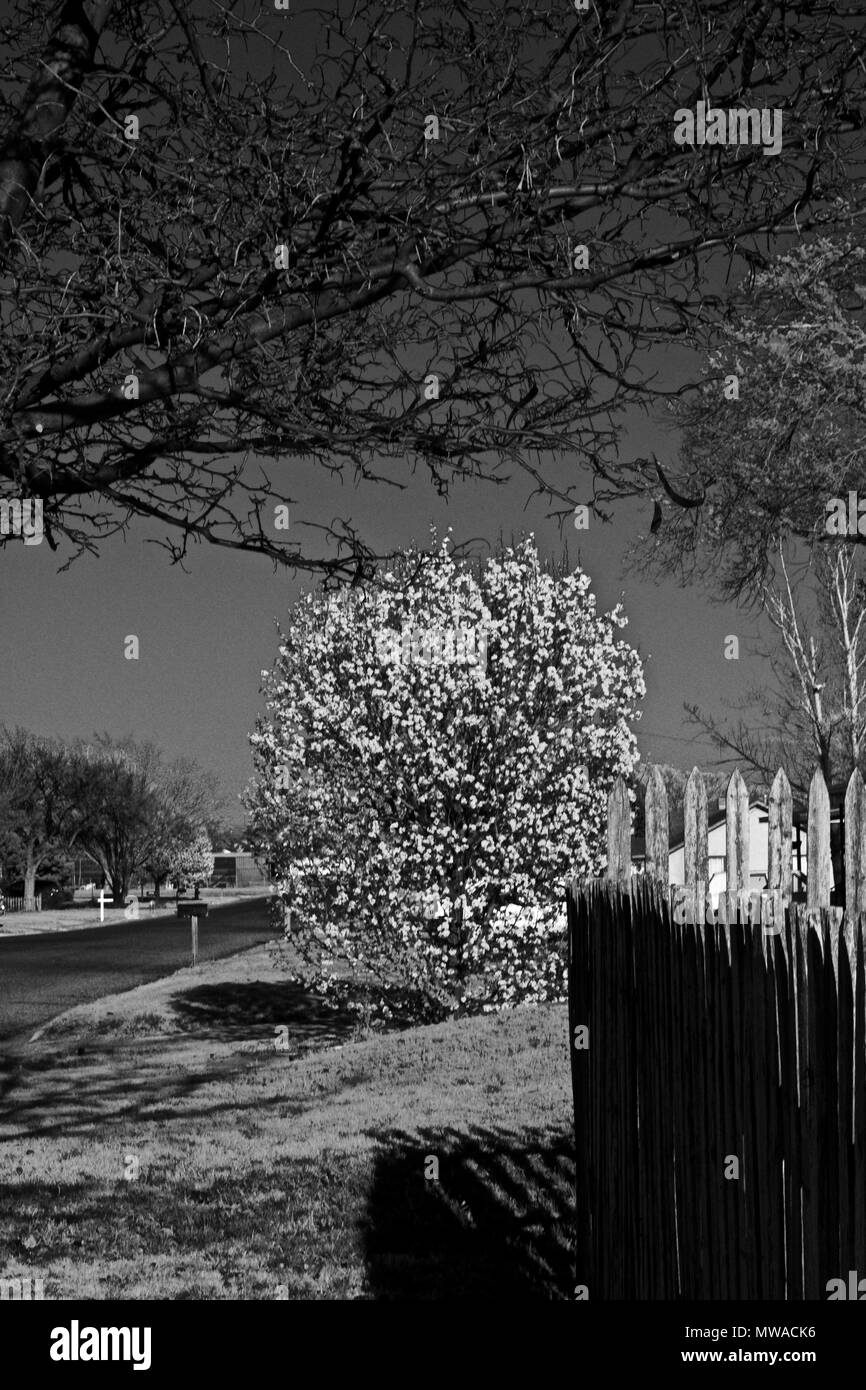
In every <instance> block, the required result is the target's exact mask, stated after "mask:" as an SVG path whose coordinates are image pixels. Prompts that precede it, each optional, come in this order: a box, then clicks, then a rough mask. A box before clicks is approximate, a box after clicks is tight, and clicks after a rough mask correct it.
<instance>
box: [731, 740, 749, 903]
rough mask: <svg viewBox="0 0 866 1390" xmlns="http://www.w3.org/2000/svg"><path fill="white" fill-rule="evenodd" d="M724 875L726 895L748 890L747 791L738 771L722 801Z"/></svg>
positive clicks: (732, 777)
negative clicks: (725, 878)
mask: <svg viewBox="0 0 866 1390" xmlns="http://www.w3.org/2000/svg"><path fill="white" fill-rule="evenodd" d="M725 871H726V876H727V885H726V886H727V891H728V892H729V893H745V892H747V891H748V888H749V790H748V787H747V786H746V784H745V782H744V781H743V777H742V774H741V772H740V770H739V768H735V769H734V771H733V772H732V773H731V780H730V782H729V783H728V793H727V796H726V798H725Z"/></svg>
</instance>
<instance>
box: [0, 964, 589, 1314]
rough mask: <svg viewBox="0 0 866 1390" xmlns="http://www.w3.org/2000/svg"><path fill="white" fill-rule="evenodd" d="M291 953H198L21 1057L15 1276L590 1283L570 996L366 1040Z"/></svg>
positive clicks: (4, 1148)
mask: <svg viewBox="0 0 866 1390" xmlns="http://www.w3.org/2000/svg"><path fill="white" fill-rule="evenodd" d="M291 970H292V961H291V958H290V957H289V956H288V954H287V953H286V952H285V948H282V947H279V946H275V945H273V944H271V945H269V946H266V947H259V948H256V949H255V950H253V951H249V952H245V953H244V954H243V955H241V956H235V957H230V958H227V959H223V960H219V961H214V962H209V963H208V964H207V965H205V966H199V967H197V968H195V969H189V970H184V971H180V972H178V973H177V974H175V975H172V976H171V977H170V978H169V979H167V980H160V981H156V982H155V983H153V984H149V985H145V986H142V987H141V988H139V989H136V990H131V991H129V992H128V993H126V994H122V995H115V996H113V997H109V998H108V999H105V1000H100V1001H99V1002H98V1003H96V1004H91V1005H86V1006H83V1007H82V1008H80V1009H77V1010H73V1011H71V1012H70V1014H68V1015H66V1016H64V1017H63V1018H62V1019H61V1020H59V1022H58V1023H57V1024H55V1025H53V1026H52V1027H51V1028H50V1029H49V1030H47V1031H46V1032H45V1033H44V1034H43V1036H42V1037H41V1039H40V1041H39V1042H38V1043H36V1044H29V1045H27V1046H26V1047H22V1048H20V1049H19V1052H18V1055H17V1056H14V1057H10V1058H7V1059H6V1061H5V1063H4V1065H3V1072H2V1099H0V1180H2V1187H0V1193H2V1196H0V1278H13V1277H16V1276H22V1277H26V1276H29V1277H30V1278H31V1279H38V1278H42V1280H43V1281H44V1289H45V1297H46V1298H61V1299H62V1298H174V1299H176V1298H194V1299H201V1298H214V1299H222V1298H227V1299H250V1298H258V1299H261V1298H268V1299H278V1298H291V1299H308V1298H319V1299H334V1298H362V1299H394V1298H398V1299H399V1298H421V1299H429V1298H454V1297H463V1298H469V1297H471V1298H478V1297H481V1298H501V1297H503V1296H505V1297H507V1296H512V1297H514V1296H519V1297H538V1298H544V1299H550V1298H554V1299H558V1298H567V1297H568V1296H569V1294H570V1291H571V1287H572V1283H573V1280H572V1273H571V1221H572V1212H573V1188H572V1183H573V1159H572V1143H573V1139H572V1133H573V1132H572V1127H571V1126H572V1111H571V1089H570V1078H569V1059H568V1038H567V1020H566V1010H565V1007H564V1006H560V1005H547V1006H543V1007H540V1008H534V1009H516V1010H512V1011H509V1012H507V1013H503V1014H499V1015H493V1016H487V1017H484V1018H477V1019H470V1020H463V1021H459V1022H449V1023H444V1024H435V1025H431V1026H428V1027H423V1028H417V1029H410V1030H405V1031H401V1032H397V1031H395V1032H391V1033H388V1034H375V1035H373V1036H368V1037H366V1038H364V1037H361V1036H359V1033H358V1027H357V1024H355V1023H354V1021H353V1020H352V1019H351V1018H346V1017H343V1016H341V1015H339V1014H335V1013H332V1012H330V1011H328V1010H325V1009H324V1007H323V1006H322V1005H321V1004H320V1002H319V1001H318V1000H317V999H316V998H315V997H314V996H310V995H308V994H306V993H305V992H304V991H303V990H301V988H300V986H298V985H297V984H295V983H293V982H292V980H291ZM431 1159H435V1160H437V1161H438V1179H436V1178H435V1177H434V1178H430V1177H425V1169H426V1171H427V1173H428V1174H430V1173H432V1172H433V1171H434V1169H435V1166H436V1165H434V1164H433V1163H431V1161H430V1160H431Z"/></svg>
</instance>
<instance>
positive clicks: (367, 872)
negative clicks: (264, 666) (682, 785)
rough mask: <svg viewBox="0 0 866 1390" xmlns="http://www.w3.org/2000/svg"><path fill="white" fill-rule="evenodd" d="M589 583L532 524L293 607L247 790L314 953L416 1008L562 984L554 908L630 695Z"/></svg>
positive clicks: (576, 868)
mask: <svg viewBox="0 0 866 1390" xmlns="http://www.w3.org/2000/svg"><path fill="white" fill-rule="evenodd" d="M589 585H590V581H589V579H588V577H587V576H586V575H585V574H583V573H582V572H581V571H580V570H575V571H573V572H571V573H568V572H566V571H564V570H563V571H556V570H552V569H546V568H545V567H544V566H543V565H542V563H541V561H540V560H539V556H538V553H537V550H536V548H535V545H534V542H533V541H532V540H531V539H530V540H525V541H523V542H522V543H520V544H519V545H516V546H514V547H512V548H507V549H502V550H500V552H499V553H497V554H495V555H493V556H491V557H490V558H489V559H488V560H487V561H486V562H485V563H483V564H480V565H479V566H477V567H476V568H474V569H473V568H470V567H469V566H467V565H461V564H460V563H459V562H458V561H457V559H455V557H454V556H453V554H451V553H450V551H449V546H448V543H447V542H445V543H444V544H443V545H442V546H441V548H440V549H438V550H437V549H433V550H431V551H430V552H429V553H423V552H418V551H416V550H410V551H407V552H406V554H405V556H404V558H403V560H402V562H401V563H399V564H395V566H394V568H393V569H391V570H390V571H388V573H386V574H385V575H384V576H383V577H382V584H381V586H377V588H375V589H363V588H358V589H351V590H346V591H344V592H343V593H342V594H340V595H334V594H330V595H328V594H319V595H316V596H314V595H312V594H308V595H307V596H306V597H305V598H304V599H303V600H301V601H300V602H299V603H298V604H297V605H296V607H295V608H294V609H293V610H292V614H291V621H290V623H289V626H288V629H287V631H286V633H285V635H284V636H283V637H282V641H281V645H280V650H279V655H278V657H277V660H276V663H275V666H274V669H273V672H272V673H271V675H270V676H269V677H268V679H267V681H266V685H265V693H266V697H267V712H266V714H265V716H264V717H263V718H262V719H261V720H260V721H259V724H258V726H257V729H256V732H255V733H254V735H253V736H252V745H253V755H254V760H255V763H256V768H257V774H258V778H257V782H256V784H255V785H254V786H253V787H252V788H251V790H250V792H249V795H248V804H249V806H250V809H251V814H252V826H253V831H254V833H255V834H256V835H257V837H258V840H259V842H260V844H261V845H262V846H263V847H264V848H265V849H266V850H267V853H268V857H269V859H270V860H271V861H272V864H273V865H274V869H275V874H276V878H277V884H278V891H279V892H280V894H281V896H282V899H283V901H284V903H285V904H286V905H287V906H288V907H290V908H291V909H292V939H293V941H295V942H296V943H297V944H298V945H299V946H300V948H301V949H302V951H304V952H305V954H306V955H307V958H308V959H309V960H310V961H312V962H313V963H314V964H317V963H320V961H321V957H322V956H323V955H327V956H329V957H333V958H334V959H336V960H343V961H344V962H346V963H348V964H349V965H350V966H351V968H352V969H353V970H355V971H357V972H358V973H359V975H360V976H361V977H362V978H368V979H370V978H374V979H376V980H378V981H380V982H382V984H383V985H385V986H387V987H389V988H390V987H399V988H401V989H402V990H404V991H406V992H407V993H408V994H411V995H412V997H414V998H415V1000H416V1001H417V1007H418V1009H419V1010H420V1011H421V1012H425V1011H426V1013H427V1014H432V1015H434V1016H435V1015H437V1014H440V1015H441V1014H445V1013H448V1012H452V1011H455V1010H470V1009H481V1008H491V1007H498V1006H501V1005H505V1004H510V1003H514V1002H517V1001H521V1000H523V1001H533V1000H539V999H545V998H557V997H560V996H561V994H562V991H563V989H564V973H563V972H564V957H563V952H562V949H561V946H562V941H561V934H562V927H561V923H560V922H559V921H558V920H557V909H558V908H559V906H560V904H561V901H562V895H563V889H564V884H565V883H566V881H567V880H568V879H570V877H571V876H572V875H573V874H578V873H579V874H585V873H591V872H593V871H597V870H598V868H599V866H600V864H601V862H602V856H603V853H604V847H605V846H604V823H605V812H606V800H607V794H608V791H609V789H610V786H611V784H612V781H613V778H614V776H615V775H616V774H617V773H619V772H623V773H625V774H628V773H629V771H630V770H631V768H632V766H633V765H634V763H635V761H636V757H637V755H636V751H635V742H634V736H633V735H632V733H631V732H630V730H629V727H628V724H629V720H630V719H631V718H632V717H633V714H634V709H635V705H636V703H637V701H638V699H639V698H640V697H641V696H642V695H643V693H644V685H643V678H642V674H641V667H640V661H639V659H638V656H637V654H636V653H635V652H634V650H633V649H632V648H631V647H629V646H628V645H627V644H626V643H625V642H624V641H623V640H621V639H620V638H618V637H617V635H616V634H617V631H618V629H619V628H620V627H622V626H623V625H624V623H625V618H624V617H623V616H622V614H621V613H620V611H619V609H616V610H614V612H612V613H610V614H607V615H602V614H599V613H598V612H597V611H596V604H595V599H594V597H593V596H592V594H591V593H590V591H589ZM461 632H463V633H464V634H467V638H466V640H464V641H462V642H461V641H460V640H458V634H459V633H461Z"/></svg>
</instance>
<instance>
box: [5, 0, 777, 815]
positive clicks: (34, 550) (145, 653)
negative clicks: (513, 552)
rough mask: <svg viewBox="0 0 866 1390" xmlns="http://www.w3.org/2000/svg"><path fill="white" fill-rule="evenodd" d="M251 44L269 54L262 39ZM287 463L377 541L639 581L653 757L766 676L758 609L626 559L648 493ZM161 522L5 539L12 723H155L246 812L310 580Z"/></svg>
mask: <svg viewBox="0 0 866 1390" xmlns="http://www.w3.org/2000/svg"><path fill="white" fill-rule="evenodd" d="M307 8H308V6H307V5H306V4H302V5H299V6H297V7H296V9H295V14H294V16H293V17H292V19H291V21H289V19H288V18H287V19H286V20H285V24H286V26H287V34H290V36H291V39H292V44H293V49H294V51H295V52H296V54H297V56H298V58H299V59H300V60H302V61H303V60H304V59H309V56H310V53H309V51H308V50H309V40H310V33H309V31H308V30H305V26H304V24H303V23H299V14H298V11H299V10H304V9H307ZM272 18H273V16H272ZM308 18H309V17H308ZM253 47H254V45H253ZM250 58H251V60H252V65H253V66H255V55H254V54H253V52H252V48H251V51H250ZM655 366H656V368H658V367H659V364H658V363H656V364H655ZM666 376H667V373H666V372H665V371H664V370H663V369H662V370H661V377H662V378H665V377H666ZM667 384H668V383H667V382H665V385H667ZM639 429H640V436H639V438H638V440H637V448H638V451H639V452H641V453H643V454H644V455H646V454H647V453H649V452H651V451H652V450H653V449H655V450H656V451H657V452H658V453H659V455H660V456H661V457H662V458H665V457H669V455H670V450H671V447H672V443H673V441H672V440H671V439H670V438H669V437H666V436H664V435H663V434H662V433H661V431H660V429H655V428H653V427H652V426H651V425H650V424H647V423H646V422H644V421H642V422H641V423H640V426H639ZM631 443H632V444H634V441H631ZM575 466H576V465H575V464H574V463H573V462H572V461H569V460H568V459H560V460H558V461H557V462H556V464H555V466H554V468H553V470H552V471H551V476H552V477H553V478H554V479H556V480H558V481H560V482H562V483H563V484H574V483H575V482H576V480H577V475H576V474H575V472H574V469H575ZM284 467H285V468H286V469H291V474H290V483H291V488H290V489H289V491H290V493H291V495H292V496H295V497H297V498H298V500H299V503H302V502H303V501H304V500H307V499H310V498H312V497H314V496H315V497H316V500H317V502H318V504H319V505H318V506H317V507H315V508H314V510H315V512H316V513H317V514H318V515H319V516H320V518H322V519H325V518H326V516H328V515H331V516H335V517H336V516H340V517H344V518H351V520H352V521H353V523H354V524H355V525H356V526H357V528H358V530H359V532H360V534H361V535H362V536H363V537H364V539H365V541H367V542H368V543H369V544H370V545H371V546H373V547H374V548H375V549H377V550H379V551H387V550H388V549H389V548H391V547H393V546H400V545H403V544H406V543H407V542H410V541H413V540H414V541H416V542H418V543H420V544H426V543H427V541H428V539H429V528H430V526H431V524H435V525H436V526H437V527H438V529H439V532H440V534H444V533H445V532H446V531H447V529H448V528H449V527H451V528H453V532H454V539H455V540H456V541H457V542H461V541H464V540H467V539H469V538H474V537H481V538H486V539H487V540H489V541H495V540H496V539H497V537H498V536H499V535H500V534H502V535H504V536H505V537H506V538H510V537H511V536H512V535H515V534H519V533H520V532H522V531H531V532H533V533H534V534H535V536H536V538H537V540H538V543H539V545H540V547H541V549H542V551H543V552H544V553H546V554H551V555H559V554H560V553H561V549H562V545H563V541H564V540H567V542H568V545H569V553H570V557H571V559H572V561H576V560H577V557H578V552H579V553H580V556H581V559H582V562H583V565H584V568H585V569H586V570H587V572H588V573H589V575H590V576H591V578H592V581H593V586H594V589H595V592H596V594H597V595H598V598H599V601H600V603H601V605H602V606H603V607H604V608H608V607H609V606H611V605H612V604H613V603H615V602H616V601H617V599H618V598H619V597H620V595H621V594H622V595H624V598H625V610H626V613H627V615H628V617H629V620H630V625H629V627H628V629H626V631H625V634H624V635H626V636H628V637H629V638H630V640H631V641H632V642H634V643H635V644H636V645H638V647H639V649H640V651H641V652H642V654H643V655H644V656H645V658H646V676H647V684H648V695H647V698H646V701H645V705H644V714H643V718H642V720H641V723H640V724H639V726H638V732H639V736H640V738H639V741H640V747H641V750H642V752H643V754H644V756H646V757H647V758H651V759H658V760H664V761H671V762H676V763H678V764H680V765H682V766H685V767H690V766H691V764H692V763H693V762H694V761H699V762H701V763H702V764H703V765H708V764H710V763H711V762H712V760H713V752H712V749H711V748H709V747H708V746H707V745H706V744H698V745H695V744H694V742H693V735H692V733H691V731H690V730H688V729H687V727H686V724H685V719H684V715H683V702H684V701H693V702H697V703H699V704H701V705H703V706H705V707H706V708H708V709H709V710H710V711H712V712H714V713H719V712H720V711H721V710H722V707H723V702H724V701H725V699H732V698H736V697H738V696H740V695H742V693H743V691H744V689H745V688H747V687H748V686H750V685H754V684H755V683H756V682H757V681H758V680H759V679H760V677H761V674H762V672H763V664H762V663H761V662H760V661H759V660H758V659H757V658H756V657H754V656H753V657H752V658H751V659H750V656H749V650H750V640H749V639H750V636H753V635H754V633H755V624H754V620H752V619H748V618H746V617H745V616H744V615H743V614H742V613H737V612H735V610H733V609H732V608H731V607H721V606H718V605H716V604H714V603H712V602H711V600H710V596H709V595H708V594H707V593H705V592H703V591H701V590H700V589H696V588H689V589H681V588H679V587H678V586H677V585H676V584H674V583H673V582H670V583H665V584H655V583H652V582H650V581H648V580H646V579H644V578H640V577H638V576H636V575H635V574H633V573H630V572H629V571H628V570H627V569H625V568H624V567H623V556H624V554H625V552H626V551H627V549H628V548H629V546H630V545H631V544H632V542H633V541H634V539H635V537H636V536H637V534H638V533H639V532H641V531H642V530H645V529H646V528H647V526H648V524H649V520H650V515H649V512H650V503H648V502H645V503H641V504H640V505H636V504H621V505H620V506H619V508H618V509H617V511H616V513H615V522H614V523H613V524H611V525H603V524H602V523H600V522H598V521H595V520H593V522H592V524H591V529H590V531H589V532H588V533H587V532H576V531H574V530H573V529H572V530H571V531H570V532H565V533H563V532H561V531H560V527H559V524H558V522H557V521H555V520H551V519H548V517H547V515H546V511H547V508H546V505H545V503H544V502H543V501H542V500H540V499H539V498H535V499H534V500H533V501H532V502H530V503H529V504H528V505H527V504H526V499H527V495H528V494H529V492H530V483H529V480H528V479H527V478H526V477H525V476H521V475H519V474H518V475H517V476H516V477H515V478H514V480H513V481H512V482H511V483H510V484H508V485H506V486H500V487H493V486H490V485H487V486H485V485H484V484H481V483H477V482H474V483H471V484H465V485H462V486H460V487H459V488H455V490H454V491H453V492H452V495H451V498H450V500H449V502H448V503H446V502H444V501H442V500H441V499H439V498H437V497H436V495H435V494H434V492H433V490H432V489H431V488H430V487H429V486H427V485H425V482H424V479H423V475H421V474H420V473H419V475H418V477H417V478H415V479H414V480H413V479H411V478H410V480H409V485H408V486H407V488H406V489H405V491H402V492H398V491H397V490H395V489H392V488H386V487H384V486H381V485H380V486H375V485H370V484H367V485H365V487H364V489H363V490H355V489H353V487H352V486H351V484H347V485H346V486H344V487H341V486H340V484H339V483H338V482H336V481H334V480H332V479H326V478H323V477H322V474H321V471H316V470H315V469H314V466H313V465H312V464H307V463H306V462H305V461H303V460H292V461H291V463H287V464H285V465H284ZM586 490H587V492H588V491H589V488H588V487H587V489H586ZM331 506H332V507H333V510H332V511H331V510H330V508H331ZM307 514H308V515H309V510H308V511H307ZM161 534H162V533H161V532H160V530H159V529H158V528H156V527H152V526H150V525H148V524H146V523H143V522H138V523H136V524H135V525H134V526H133V527H132V529H131V531H130V534H129V537H128V539H127V540H125V541H124V540H123V539H122V538H119V537H115V538H113V539H111V540H109V541H107V542H106V543H105V545H104V546H103V549H102V553H101V555H100V556H99V558H95V557H92V556H84V557H82V558H81V559H79V560H77V561H76V562H74V564H73V565H72V567H71V568H70V569H69V570H68V571H67V572H66V573H62V574H58V573H57V567H58V564H59V563H61V560H59V559H58V557H57V556H56V555H54V554H52V552H51V550H50V549H49V547H48V545H47V544H44V543H43V544H42V545H40V546H28V547H24V546H23V544H21V543H20V542H18V541H15V542H14V543H12V544H7V545H6V546H5V547H3V548H2V549H0V577H2V583H0V622H2V632H3V638H4V640H3V660H2V675H0V722H3V723H5V724H7V725H15V724H21V725H24V726H25V727H27V728H29V729H32V730H34V731H38V732H42V733H46V734H54V735H60V736H63V737H72V736H76V735H89V734H92V733H93V732H96V731H103V730H105V731H107V732H109V733H111V734H114V735H117V736H123V735H126V734H132V735H133V736H134V737H136V738H139V739H152V740H153V741H155V742H156V743H158V744H159V745H161V746H162V747H163V748H164V749H165V750H166V751H167V752H168V753H169V754H170V755H180V754H187V755H191V756H193V757H195V758H196V759H198V760H199V761H200V762H201V763H202V764H203V765H204V766H206V767H209V768H212V769H213V770H214V771H215V772H216V773H217V774H218V775H219V777H220V779H221V782H222V784H223V787H224V790H225V793H226V795H227V797H228V798H229V799H230V805H229V808H228V814H229V815H231V814H232V813H233V805H232V802H233V799H234V798H236V796H237V793H238V792H239V791H240V790H241V789H242V787H243V786H244V785H245V783H246V782H247V780H248V778H249V776H250V772H251V767H250V760H249V751H248V744H247V736H248V733H249V731H250V729H251V728H252V726H253V723H254V721H255V718H256V715H257V714H258V713H259V711H260V710H261V708H262V703H261V697H260V694H259V687H260V679H261V671H262V669H263V668H265V667H269V666H270V665H271V663H272V661H273V659H274V656H275V654H276V646H277V636H276V631H275V620H277V619H279V620H284V619H285V616H286V613H287V609H288V607H289V605H290V603H291V601H292V600H293V599H294V598H295V597H296V596H297V594H298V593H299V592H300V590H301V587H302V585H303V584H304V583H308V582H309V581H306V580H298V579H293V578H292V577H290V576H289V575H288V574H286V573H277V574H275V573H274V571H273V569H272V566H271V564H270V562H269V561H267V560H264V559H260V558H257V557H254V556H249V555H240V554H235V553H233V552H231V551H228V550H226V549H216V548H208V547H206V546H203V545H200V546H197V547H194V548H193V550H192V552H191V556H190V560H189V571H190V572H189V573H184V572H183V571H182V570H181V569H180V568H179V567H177V566H171V564H170V563H169V560H168V557H167V555H166V553H165V552H164V551H163V550H161V549H160V548H158V547H157V546H156V545H154V544H151V543H148V540H149V539H150V540H153V539H158V538H159V537H160V535H161ZM62 558H65V555H63V556H62ZM729 633H736V634H738V635H739V637H740V644H741V656H740V660H739V662H734V661H726V660H725V659H724V655H723V648H724V638H725V636H726V635H727V634H729ZM128 634H135V635H136V636H137V637H138V638H139V641H140V651H141V655H140V660H138V661H129V660H126V659H125V658H124V654H123V648H124V638H125V637H126V636H127V635H128ZM235 804H236V803H235Z"/></svg>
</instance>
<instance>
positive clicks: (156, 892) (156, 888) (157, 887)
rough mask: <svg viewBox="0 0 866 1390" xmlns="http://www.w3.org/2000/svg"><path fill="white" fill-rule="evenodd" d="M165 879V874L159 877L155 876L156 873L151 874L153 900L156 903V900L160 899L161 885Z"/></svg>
mask: <svg viewBox="0 0 866 1390" xmlns="http://www.w3.org/2000/svg"><path fill="white" fill-rule="evenodd" d="M165 879H166V875H165V874H162V875H161V876H160V877H159V878H157V876H156V874H154V876H153V900H154V902H157V903H158V902H159V901H160V899H161V897H162V885H163V884H164V883H165Z"/></svg>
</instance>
